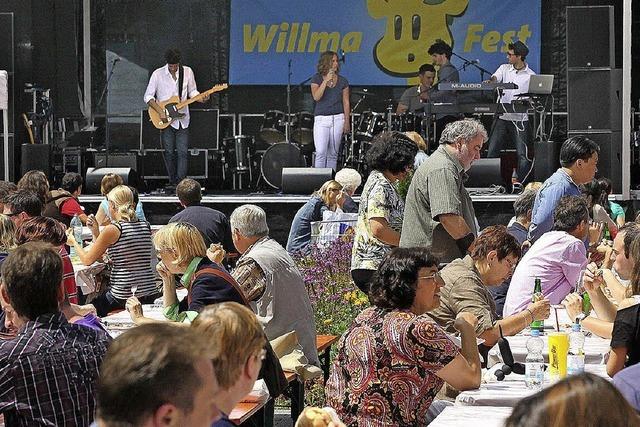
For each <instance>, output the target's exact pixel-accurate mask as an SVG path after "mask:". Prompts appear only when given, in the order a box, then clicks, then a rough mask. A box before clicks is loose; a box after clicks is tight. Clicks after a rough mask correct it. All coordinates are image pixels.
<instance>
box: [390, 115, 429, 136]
mask: <svg viewBox="0 0 640 427" xmlns="http://www.w3.org/2000/svg"><path fill="white" fill-rule="evenodd" d="M391 124H392V127H393V130H395V131H398V132H417V133H419V134H422V116H419V115H417V114H414V113H404V114H396V115H395V116H394V117H393V119H392V120H391Z"/></svg>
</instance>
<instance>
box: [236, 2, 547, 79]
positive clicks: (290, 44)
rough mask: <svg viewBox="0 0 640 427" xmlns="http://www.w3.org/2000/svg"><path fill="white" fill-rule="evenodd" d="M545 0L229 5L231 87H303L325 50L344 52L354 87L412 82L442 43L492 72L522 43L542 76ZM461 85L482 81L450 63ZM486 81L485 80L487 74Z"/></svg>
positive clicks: (343, 71) (476, 73)
mask: <svg viewBox="0 0 640 427" xmlns="http://www.w3.org/2000/svg"><path fill="white" fill-rule="evenodd" d="M540 15H541V13H540V0H519V1H505V0H360V1H348V0H323V1H306V0H232V1H231V52H230V60H229V80H230V83H231V84H249V85H258V84H273V85H281V84H286V83H287V77H288V70H289V64H290V65H291V67H290V68H291V83H292V84H298V83H300V82H302V81H304V80H305V79H307V78H308V77H310V76H311V75H313V74H314V73H315V70H316V66H317V61H318V58H319V56H320V53H322V52H323V51H325V50H333V51H336V52H340V53H342V52H344V56H345V63H344V64H341V71H340V72H341V74H342V75H344V76H345V77H346V78H347V79H348V80H349V82H350V84H352V85H407V84H410V83H413V82H414V81H415V76H416V75H417V70H418V68H419V67H420V65H422V64H424V63H432V59H431V57H430V56H429V55H428V53H427V50H428V49H429V46H431V44H433V43H434V42H435V41H436V40H437V39H442V40H444V41H445V42H447V43H448V44H449V45H451V46H452V47H453V51H454V53H456V54H458V55H460V56H462V57H464V58H467V59H468V60H471V61H474V60H478V62H479V65H480V66H481V67H483V68H485V69H487V70H489V71H491V72H493V71H495V70H496V69H497V68H498V66H499V65H500V64H503V63H506V62H507V60H506V51H507V44H508V43H511V42H512V41H516V40H521V41H522V42H524V43H525V44H526V45H527V46H528V47H529V50H530V53H529V56H528V57H527V63H528V64H529V66H530V67H531V68H532V69H533V70H534V71H535V72H539V64H540V37H541V35H540ZM451 62H452V64H453V65H454V66H456V67H458V68H460V80H461V81H463V82H478V81H480V72H479V71H478V69H477V68H475V67H473V66H467V67H465V68H464V69H463V65H464V61H462V60H461V59H459V58H456V57H454V58H452V60H451ZM485 77H486V76H485Z"/></svg>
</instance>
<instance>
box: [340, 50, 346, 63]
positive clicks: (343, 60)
mask: <svg viewBox="0 0 640 427" xmlns="http://www.w3.org/2000/svg"><path fill="white" fill-rule="evenodd" d="M340 62H342V63H343V64H345V63H346V62H347V55H346V53H345V51H344V49H340Z"/></svg>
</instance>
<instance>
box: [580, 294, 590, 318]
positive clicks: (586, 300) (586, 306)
mask: <svg viewBox="0 0 640 427" xmlns="http://www.w3.org/2000/svg"><path fill="white" fill-rule="evenodd" d="M582 312H583V313H584V315H585V316H588V315H589V313H591V297H589V294H588V293H587V291H584V292H583V293H582Z"/></svg>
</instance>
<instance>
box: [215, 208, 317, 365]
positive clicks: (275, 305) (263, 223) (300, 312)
mask: <svg viewBox="0 0 640 427" xmlns="http://www.w3.org/2000/svg"><path fill="white" fill-rule="evenodd" d="M230 223H231V236H232V238H233V243H234V245H235V247H236V249H238V252H240V253H241V254H242V255H241V256H240V259H238V263H237V265H236V268H235V269H234V270H233V271H232V272H231V275H232V276H233V277H234V279H236V281H237V282H238V284H239V285H240V287H241V288H242V290H243V292H244V293H245V297H246V298H247V300H249V301H250V303H251V307H252V308H253V310H254V312H255V313H256V315H257V316H258V320H260V323H261V324H262V326H263V327H264V331H265V333H266V334H267V338H268V339H269V340H273V339H274V338H277V337H279V336H282V335H284V334H286V333H288V332H291V331H295V332H296V334H297V336H298V340H299V342H300V345H301V346H302V349H303V352H304V355H305V356H306V357H307V359H308V360H309V363H310V364H312V365H316V366H319V363H320V362H319V361H318V351H317V349H316V325H315V320H314V316H313V309H312V308H311V302H310V301H309V295H308V294H307V289H306V288H305V285H304V280H303V278H302V275H301V274H300V270H298V268H297V267H296V264H295V262H294V261H293V259H292V258H291V256H290V255H289V253H287V251H286V250H285V249H284V248H283V247H282V246H281V245H280V244H279V243H278V242H276V241H275V240H273V239H272V238H271V237H269V227H268V226H267V215H266V214H265V212H264V210H263V209H262V208H260V207H259V206H256V205H242V206H240V207H238V208H236V209H235V210H234V211H233V213H232V214H231V217H230ZM210 258H211V256H210Z"/></svg>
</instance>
